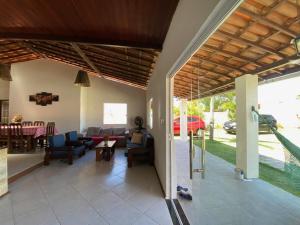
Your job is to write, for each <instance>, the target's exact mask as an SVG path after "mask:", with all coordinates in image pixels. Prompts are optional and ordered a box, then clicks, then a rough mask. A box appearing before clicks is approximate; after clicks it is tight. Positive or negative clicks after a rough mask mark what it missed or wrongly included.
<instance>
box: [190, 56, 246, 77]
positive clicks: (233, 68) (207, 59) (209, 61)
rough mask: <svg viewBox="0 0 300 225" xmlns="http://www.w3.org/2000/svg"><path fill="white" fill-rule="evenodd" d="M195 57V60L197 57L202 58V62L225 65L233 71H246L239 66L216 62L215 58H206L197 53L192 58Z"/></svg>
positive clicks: (219, 65)
mask: <svg viewBox="0 0 300 225" xmlns="http://www.w3.org/2000/svg"><path fill="white" fill-rule="evenodd" d="M194 57H195V60H196V58H200V61H202V62H207V63H210V64H213V65H215V66H217V67H223V68H225V69H227V70H231V71H232V72H233V71H237V72H239V73H245V71H243V70H241V69H239V68H236V67H233V66H230V65H228V64H224V63H223V62H221V63H220V62H215V61H213V60H211V59H209V58H204V57H202V56H198V55H197V53H196V55H194V56H193V57H192V58H194Z"/></svg>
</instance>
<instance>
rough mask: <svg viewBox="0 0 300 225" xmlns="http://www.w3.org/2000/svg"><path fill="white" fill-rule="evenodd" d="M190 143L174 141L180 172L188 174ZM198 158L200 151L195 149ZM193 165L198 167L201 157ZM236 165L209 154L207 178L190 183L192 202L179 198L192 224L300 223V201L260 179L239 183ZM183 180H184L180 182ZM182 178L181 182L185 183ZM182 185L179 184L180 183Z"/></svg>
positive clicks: (207, 155) (199, 178) (276, 224)
mask: <svg viewBox="0 0 300 225" xmlns="http://www.w3.org/2000/svg"><path fill="white" fill-rule="evenodd" d="M188 145H189V143H188V142H186V141H182V140H180V139H177V140H175V148H176V156H177V160H178V162H180V163H181V165H182V166H181V167H180V168H179V169H180V173H181V174H182V176H184V175H185V178H188V176H187V175H188V174H189V163H188V161H187V159H188V158H189V152H188V149H189V146H188ZM195 148H196V152H197V155H198V156H200V155H201V154H199V153H200V151H201V149H200V148H199V147H198V146H195ZM195 161H196V162H195V163H194V166H195V168H199V166H200V158H196V159H195ZM234 169H235V166H234V165H232V164H230V163H228V162H226V161H225V160H223V159H221V158H219V157H217V156H214V155H212V154H210V153H209V152H207V153H206V174H205V179H202V178H201V174H197V173H194V177H193V181H192V183H191V188H192V194H193V201H188V200H185V199H182V198H179V201H180V203H181V205H182V208H183V210H184V212H185V213H186V215H187V217H188V219H189V220H190V223H191V224H204V225H217V224H218V225H229V224H231V225H233V224H234V225H240V224H243V225H244V224H245V225H248V224H249V225H250V224H264V225H280V224H295V225H296V224H299V223H300V211H299V210H300V199H299V198H298V197H297V196H295V195H292V194H290V193H288V192H286V191H284V190H282V189H280V188H278V187H275V186H273V185H272V184H270V183H267V182H265V181H263V180H261V179H255V180H253V181H240V180H239V179H237V177H236V176H235V173H234ZM180 178H181V179H180ZM180 178H179V181H178V182H186V180H184V179H182V177H180ZM179 184H180V183H179Z"/></svg>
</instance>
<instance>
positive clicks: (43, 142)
mask: <svg viewBox="0 0 300 225" xmlns="http://www.w3.org/2000/svg"><path fill="white" fill-rule="evenodd" d="M54 134H55V122H48V123H47V126H46V132H45V134H44V135H43V136H40V137H38V138H37V143H39V144H40V146H41V147H48V146H49V143H48V139H49V137H51V136H53V135H54Z"/></svg>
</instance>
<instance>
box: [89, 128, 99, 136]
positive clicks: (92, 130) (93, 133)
mask: <svg viewBox="0 0 300 225" xmlns="http://www.w3.org/2000/svg"><path fill="white" fill-rule="evenodd" d="M100 131H101V128H100V127H89V128H88V129H87V133H86V136H87V137H92V136H97V135H99V134H100Z"/></svg>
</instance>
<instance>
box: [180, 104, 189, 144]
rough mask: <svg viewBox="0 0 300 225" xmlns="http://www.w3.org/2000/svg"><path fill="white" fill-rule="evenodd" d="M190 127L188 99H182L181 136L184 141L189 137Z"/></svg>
mask: <svg viewBox="0 0 300 225" xmlns="http://www.w3.org/2000/svg"><path fill="white" fill-rule="evenodd" d="M187 131H188V127H187V100H186V99H181V100H180V138H181V139H182V140H184V141H186V140H187V137H188V133H187Z"/></svg>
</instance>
